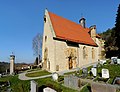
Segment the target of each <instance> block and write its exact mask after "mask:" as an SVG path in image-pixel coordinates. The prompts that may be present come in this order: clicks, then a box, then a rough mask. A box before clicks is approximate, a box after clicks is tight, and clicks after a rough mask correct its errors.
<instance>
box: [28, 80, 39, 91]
mask: <svg viewBox="0 0 120 92" xmlns="http://www.w3.org/2000/svg"><path fill="white" fill-rule="evenodd" d="M30 92H38V84H37V83H36V82H35V81H33V80H32V81H31V91H30Z"/></svg>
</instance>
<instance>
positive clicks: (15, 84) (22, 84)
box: [0, 75, 30, 92]
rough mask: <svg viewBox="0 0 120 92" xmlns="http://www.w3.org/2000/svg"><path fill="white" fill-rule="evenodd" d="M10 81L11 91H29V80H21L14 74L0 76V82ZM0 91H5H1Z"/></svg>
mask: <svg viewBox="0 0 120 92" xmlns="http://www.w3.org/2000/svg"><path fill="white" fill-rule="evenodd" d="M5 81H10V85H11V86H10V88H12V92H29V89H30V82H29V81H21V80H19V79H18V75H15V76H7V77H3V78H0V82H5ZM0 92H6V91H3V90H2V91H1V90H0Z"/></svg>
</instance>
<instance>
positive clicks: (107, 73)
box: [102, 69, 109, 78]
mask: <svg viewBox="0 0 120 92" xmlns="http://www.w3.org/2000/svg"><path fill="white" fill-rule="evenodd" d="M102 78H109V70H108V69H102Z"/></svg>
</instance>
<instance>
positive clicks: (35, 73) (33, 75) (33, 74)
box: [26, 70, 51, 77]
mask: <svg viewBox="0 0 120 92" xmlns="http://www.w3.org/2000/svg"><path fill="white" fill-rule="evenodd" d="M49 74H51V73H50V72H48V71H45V70H41V71H37V72H33V73H27V74H26V76H27V77H39V76H44V75H49Z"/></svg>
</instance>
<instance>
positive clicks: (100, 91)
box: [91, 83, 116, 92]
mask: <svg viewBox="0 0 120 92" xmlns="http://www.w3.org/2000/svg"><path fill="white" fill-rule="evenodd" d="M91 91H92V92H116V88H115V87H113V86H112V85H110V84H100V83H92V84H91Z"/></svg>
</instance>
